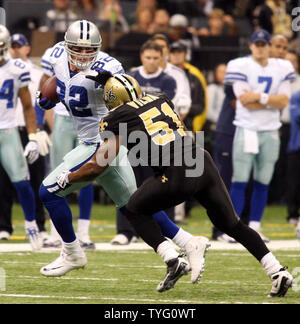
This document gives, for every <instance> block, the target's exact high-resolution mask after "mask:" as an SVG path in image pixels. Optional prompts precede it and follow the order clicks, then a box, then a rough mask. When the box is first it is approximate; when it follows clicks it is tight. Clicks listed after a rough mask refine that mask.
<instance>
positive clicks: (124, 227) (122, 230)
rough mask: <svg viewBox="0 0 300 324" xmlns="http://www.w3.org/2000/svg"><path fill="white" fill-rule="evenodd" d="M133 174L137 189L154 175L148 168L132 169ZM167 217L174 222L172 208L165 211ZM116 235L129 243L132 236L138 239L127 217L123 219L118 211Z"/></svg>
mask: <svg viewBox="0 0 300 324" xmlns="http://www.w3.org/2000/svg"><path fill="white" fill-rule="evenodd" d="M132 169H133V172H134V175H135V179H136V184H137V187H138V188H139V187H140V186H141V185H142V184H143V183H144V182H145V181H146V180H147V179H149V178H150V177H152V176H153V175H154V172H153V170H152V168H151V167H149V166H140V165H139V166H136V167H133V168H132ZM166 213H167V215H168V216H169V218H170V219H172V220H174V207H172V208H169V209H168V210H166ZM116 225H117V233H118V234H124V235H125V236H126V237H127V238H128V240H129V241H130V240H131V238H132V237H133V236H136V237H138V234H137V233H136V231H135V230H134V228H133V227H132V225H131V224H130V223H129V221H128V219H127V217H125V216H124V215H123V214H122V213H121V212H120V210H119V209H118V210H117V224H116Z"/></svg>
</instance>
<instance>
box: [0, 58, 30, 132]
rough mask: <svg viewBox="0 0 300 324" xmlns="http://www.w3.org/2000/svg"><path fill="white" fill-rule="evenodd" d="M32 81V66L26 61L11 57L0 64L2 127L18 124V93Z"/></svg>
mask: <svg viewBox="0 0 300 324" xmlns="http://www.w3.org/2000/svg"><path fill="white" fill-rule="evenodd" d="M30 81H31V79H30V68H29V66H28V65H27V64H26V63H25V62H24V61H22V60H20V59H9V60H8V61H7V62H6V63H5V64H4V65H2V66H0V129H6V128H14V127H16V126H17V118H16V107H17V98H18V93H19V90H20V89H21V88H23V87H26V86H28V85H29V83H30Z"/></svg>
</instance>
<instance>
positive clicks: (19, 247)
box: [0, 240, 300, 253]
mask: <svg viewBox="0 0 300 324" xmlns="http://www.w3.org/2000/svg"><path fill="white" fill-rule="evenodd" d="M267 246H268V248H269V249H270V250H282V251H284V250H289V251H293V250H298V251H300V241H299V240H274V241H271V242H270V243H268V244H267ZM210 249H211V250H218V251H222V250H224V251H226V250H235V251H245V250H246V249H245V248H244V247H243V246H242V245H241V244H238V243H237V244H230V243H222V242H216V241H211V248H210ZM96 250H97V251H142V250H152V248H150V247H149V246H148V245H147V244H146V243H132V244H129V245H124V246H120V245H111V244H110V243H96ZM31 251H32V250H31V246H30V244H29V243H0V253H4V252H31ZM54 251H58V250H57V249H42V250H41V252H39V253H49V252H54Z"/></svg>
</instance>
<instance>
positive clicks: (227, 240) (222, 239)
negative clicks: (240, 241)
mask: <svg viewBox="0 0 300 324" xmlns="http://www.w3.org/2000/svg"><path fill="white" fill-rule="evenodd" d="M217 241H219V242H224V243H237V241H236V240H235V239H234V238H233V237H231V236H229V235H227V234H225V233H224V234H221V235H219V236H218V237H217Z"/></svg>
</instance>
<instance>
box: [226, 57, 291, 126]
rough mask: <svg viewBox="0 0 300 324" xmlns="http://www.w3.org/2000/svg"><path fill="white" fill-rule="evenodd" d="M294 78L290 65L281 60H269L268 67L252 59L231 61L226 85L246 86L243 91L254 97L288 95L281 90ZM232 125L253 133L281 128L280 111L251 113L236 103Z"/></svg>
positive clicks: (238, 101) (269, 109) (227, 71)
mask: <svg viewBox="0 0 300 324" xmlns="http://www.w3.org/2000/svg"><path fill="white" fill-rule="evenodd" d="M294 78H295V71H294V68H293V66H292V64H291V63H290V62H289V61H287V60H284V59H275V58H269V59H268V64H267V65H266V66H262V65H260V64H258V63H257V62H256V61H254V60H253V58H252V56H247V57H242V58H238V59H234V60H232V61H230V62H229V63H228V65H227V70H226V76H225V79H224V81H225V83H227V84H233V85H234V83H236V82H243V83H245V89H246V88H247V89H248V90H250V91H252V92H254V93H267V94H269V95H275V94H283V93H284V94H287V95H290V94H289V91H285V92H283V90H282V89H289V83H290V82H291V81H293V80H294ZM234 124H235V125H236V126H239V127H243V128H247V129H250V130H254V131H268V130H276V129H278V128H280V126H281V123H280V110H279V109H272V107H268V108H267V109H259V110H252V109H248V108H246V107H244V106H243V105H242V103H241V102H240V100H238V99H237V103H236V114H235V119H234Z"/></svg>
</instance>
